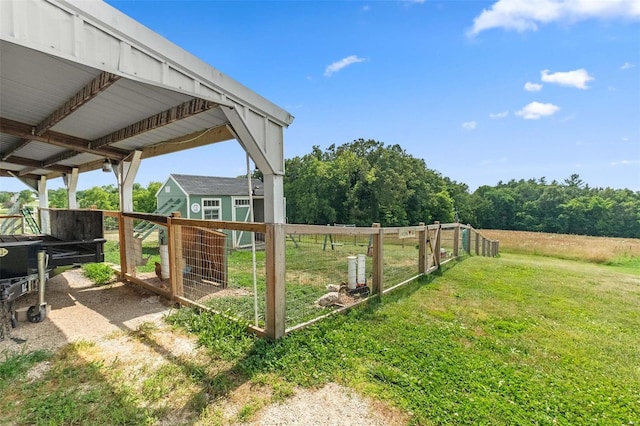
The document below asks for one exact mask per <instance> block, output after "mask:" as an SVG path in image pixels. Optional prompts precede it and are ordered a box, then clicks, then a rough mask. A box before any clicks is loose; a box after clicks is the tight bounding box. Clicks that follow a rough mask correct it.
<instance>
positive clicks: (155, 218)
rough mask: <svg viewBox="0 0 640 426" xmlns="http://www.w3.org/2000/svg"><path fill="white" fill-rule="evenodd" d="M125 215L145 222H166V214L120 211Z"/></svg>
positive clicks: (163, 223)
mask: <svg viewBox="0 0 640 426" xmlns="http://www.w3.org/2000/svg"><path fill="white" fill-rule="evenodd" d="M122 214H123V215H124V216H125V217H130V218H133V219H139V220H146V221H147V222H153V223H157V224H160V225H166V224H167V216H162V215H157V214H152V213H135V212H122Z"/></svg>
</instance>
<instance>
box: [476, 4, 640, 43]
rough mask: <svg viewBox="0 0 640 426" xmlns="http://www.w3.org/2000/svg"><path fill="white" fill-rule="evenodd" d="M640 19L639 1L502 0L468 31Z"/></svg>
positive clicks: (523, 28)
mask: <svg viewBox="0 0 640 426" xmlns="http://www.w3.org/2000/svg"><path fill="white" fill-rule="evenodd" d="M592 18H596V19H598V18H600V19H608V18H609V19H610V18H623V19H630V20H637V19H640V2H639V1H638V0H498V1H497V2H495V3H494V4H493V5H492V6H491V8H490V9H484V10H483V11H482V13H481V14H480V15H479V16H477V17H476V18H475V19H474V20H473V27H472V28H471V29H470V30H469V31H468V32H467V34H468V35H469V36H472V37H473V36H476V35H478V34H480V33H481V32H482V31H484V30H489V29H492V28H504V29H506V30H515V31H518V32H524V31H536V30H537V29H538V25H539V24H548V23H551V22H569V23H573V22H577V21H582V20H585V19H592Z"/></svg>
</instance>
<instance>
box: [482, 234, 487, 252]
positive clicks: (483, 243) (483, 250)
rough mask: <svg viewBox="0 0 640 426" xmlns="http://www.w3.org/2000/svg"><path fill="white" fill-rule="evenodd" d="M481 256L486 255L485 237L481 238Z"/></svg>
mask: <svg viewBox="0 0 640 426" xmlns="http://www.w3.org/2000/svg"><path fill="white" fill-rule="evenodd" d="M482 255H483V256H486V255H487V239H486V238H485V237H482Z"/></svg>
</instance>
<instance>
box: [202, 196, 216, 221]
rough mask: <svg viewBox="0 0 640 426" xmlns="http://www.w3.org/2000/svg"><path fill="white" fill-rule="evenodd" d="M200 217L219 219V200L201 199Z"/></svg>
mask: <svg viewBox="0 0 640 426" xmlns="http://www.w3.org/2000/svg"><path fill="white" fill-rule="evenodd" d="M202 217H203V218H204V219H208V220H220V200H213V199H206V198H205V199H203V200H202Z"/></svg>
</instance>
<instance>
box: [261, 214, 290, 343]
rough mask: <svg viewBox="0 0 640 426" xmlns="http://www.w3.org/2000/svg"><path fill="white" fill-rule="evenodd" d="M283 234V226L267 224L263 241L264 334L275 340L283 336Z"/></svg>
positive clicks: (284, 311)
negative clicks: (264, 274)
mask: <svg viewBox="0 0 640 426" xmlns="http://www.w3.org/2000/svg"><path fill="white" fill-rule="evenodd" d="M284 248H285V234H284V224H282V223H268V224H267V233H266V241H265V250H266V253H265V257H266V259H265V260H266V266H267V271H266V273H267V301H266V302H267V312H266V318H265V326H266V334H267V336H268V337H269V338H271V339H273V340H276V339H279V338H281V337H282V336H284V334H285V330H286V322H285V314H286V309H285V303H286V299H285V290H286V288H285V287H286V283H285V250H284Z"/></svg>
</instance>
